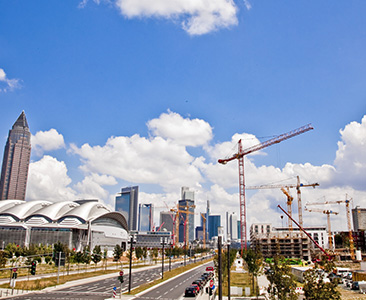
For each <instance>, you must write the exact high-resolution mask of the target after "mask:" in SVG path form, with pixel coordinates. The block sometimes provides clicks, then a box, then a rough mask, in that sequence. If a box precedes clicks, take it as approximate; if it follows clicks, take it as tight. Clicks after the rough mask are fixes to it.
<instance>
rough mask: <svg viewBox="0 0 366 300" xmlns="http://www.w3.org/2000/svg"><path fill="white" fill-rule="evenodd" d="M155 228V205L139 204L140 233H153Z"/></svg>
mask: <svg viewBox="0 0 366 300" xmlns="http://www.w3.org/2000/svg"><path fill="white" fill-rule="evenodd" d="M153 226H154V205H153V204H152V203H150V204H139V231H151V230H152V228H153Z"/></svg>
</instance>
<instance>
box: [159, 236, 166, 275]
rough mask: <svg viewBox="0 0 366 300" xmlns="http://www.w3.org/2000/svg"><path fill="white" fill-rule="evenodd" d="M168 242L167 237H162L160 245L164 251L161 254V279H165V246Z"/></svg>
mask: <svg viewBox="0 0 366 300" xmlns="http://www.w3.org/2000/svg"><path fill="white" fill-rule="evenodd" d="M166 242H167V238H166V237H164V236H163V237H161V238H160V244H162V245H163V250H162V252H161V279H164V246H165V244H166Z"/></svg>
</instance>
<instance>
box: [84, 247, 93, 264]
mask: <svg viewBox="0 0 366 300" xmlns="http://www.w3.org/2000/svg"><path fill="white" fill-rule="evenodd" d="M91 260H92V257H91V253H90V248H89V246H86V247H85V248H84V251H83V262H84V263H85V264H86V267H88V265H89V264H90V262H91Z"/></svg>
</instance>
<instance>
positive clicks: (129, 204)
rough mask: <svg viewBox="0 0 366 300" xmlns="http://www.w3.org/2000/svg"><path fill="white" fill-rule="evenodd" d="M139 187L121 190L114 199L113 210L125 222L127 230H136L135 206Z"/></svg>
mask: <svg viewBox="0 0 366 300" xmlns="http://www.w3.org/2000/svg"><path fill="white" fill-rule="evenodd" d="M138 195H139V187H138V186H132V187H126V188H122V190H121V193H120V195H119V196H117V197H116V204H115V210H116V211H118V212H120V213H121V214H122V215H123V216H124V217H125V218H126V220H127V224H128V229H129V230H137V205H138Z"/></svg>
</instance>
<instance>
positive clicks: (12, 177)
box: [0, 111, 31, 200]
mask: <svg viewBox="0 0 366 300" xmlns="http://www.w3.org/2000/svg"><path fill="white" fill-rule="evenodd" d="M30 154H31V133H30V131H29V127H28V122H27V119H26V117H25V113H24V111H23V112H22V113H21V114H20V116H19V117H18V119H17V120H16V122H15V123H14V125H13V127H12V129H11V130H9V136H8V140H7V142H6V145H5V150H4V158H3V165H2V168H1V179H0V200H5V199H17V200H25V191H26V188H27V179H28V169H29V161H30Z"/></svg>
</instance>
